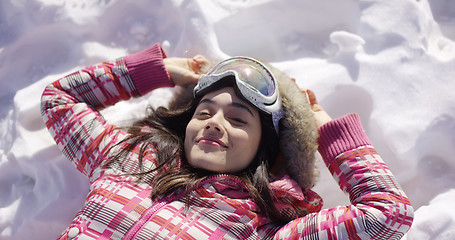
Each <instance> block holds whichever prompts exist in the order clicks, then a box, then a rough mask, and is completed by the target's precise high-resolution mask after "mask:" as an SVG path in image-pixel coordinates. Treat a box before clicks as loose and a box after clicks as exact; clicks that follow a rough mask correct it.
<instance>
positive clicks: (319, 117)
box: [302, 89, 332, 127]
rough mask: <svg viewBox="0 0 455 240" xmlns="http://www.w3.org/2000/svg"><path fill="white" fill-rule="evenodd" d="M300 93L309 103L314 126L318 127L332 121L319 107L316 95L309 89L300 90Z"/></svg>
mask: <svg viewBox="0 0 455 240" xmlns="http://www.w3.org/2000/svg"><path fill="white" fill-rule="evenodd" d="M302 93H305V94H307V96H308V100H309V101H310V106H311V110H312V111H313V113H314V118H315V119H316V125H317V126H318V127H319V126H321V125H323V124H325V123H327V122H330V121H332V118H331V117H330V116H329V114H327V112H326V111H325V110H324V109H323V108H322V107H321V105H319V103H318V99H317V98H316V94H314V92H313V91H312V90H310V89H306V90H302Z"/></svg>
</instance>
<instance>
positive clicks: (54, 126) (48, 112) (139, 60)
mask: <svg viewBox="0 0 455 240" xmlns="http://www.w3.org/2000/svg"><path fill="white" fill-rule="evenodd" d="M165 57H166V55H165V53H164V52H163V51H162V49H161V46H160V45H159V44H155V45H153V46H152V47H151V48H149V49H146V50H144V51H142V52H139V53H135V54H131V55H128V56H126V57H123V58H119V59H117V60H116V61H113V62H104V63H102V64H100V65H96V66H92V67H88V68H86V69H83V70H80V71H77V72H75V73H72V74H69V75H68V76H66V77H63V78H61V79H59V80H57V81H55V82H53V83H51V84H50V85H48V86H47V87H46V88H45V90H44V92H43V94H42V98H41V113H42V115H43V119H44V122H45V124H46V127H47V128H48V129H49V132H50V133H51V135H52V136H53V138H54V140H55V142H56V143H57V145H58V147H59V148H60V149H61V150H62V152H63V153H64V155H65V156H66V157H67V158H68V159H70V160H71V161H72V162H73V163H74V164H75V165H76V167H77V169H78V170H79V171H80V172H82V173H83V174H85V175H86V176H88V177H92V174H93V171H94V169H96V168H97V167H99V166H101V165H102V164H103V163H104V162H105V161H106V160H107V155H108V153H109V152H110V150H111V148H112V146H114V145H115V144H116V143H118V142H119V141H120V140H121V139H122V138H123V137H124V136H125V133H124V132H122V131H121V130H119V129H118V128H116V127H115V126H113V125H111V124H109V123H107V122H106V121H105V120H104V118H103V117H102V116H101V114H100V113H99V112H98V111H99V110H101V109H103V108H105V107H108V106H110V105H113V104H115V103H116V102H118V101H120V100H126V99H129V98H131V97H138V96H141V95H144V94H146V93H148V92H150V91H151V90H153V89H156V88H159V87H171V86H173V84H172V82H171V81H170V79H169V76H168V73H167V71H166V69H165V67H164V63H163V61H162V59H163V58H165Z"/></svg>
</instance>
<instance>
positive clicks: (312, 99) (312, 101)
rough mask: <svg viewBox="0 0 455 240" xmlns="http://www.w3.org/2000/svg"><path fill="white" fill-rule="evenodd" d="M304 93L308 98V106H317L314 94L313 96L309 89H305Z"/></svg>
mask: <svg viewBox="0 0 455 240" xmlns="http://www.w3.org/2000/svg"><path fill="white" fill-rule="evenodd" d="M306 93H307V96H308V100H310V105H312V106H313V105H318V104H319V103H318V99H317V98H316V94H314V92H313V91H312V90H310V89H307V90H306Z"/></svg>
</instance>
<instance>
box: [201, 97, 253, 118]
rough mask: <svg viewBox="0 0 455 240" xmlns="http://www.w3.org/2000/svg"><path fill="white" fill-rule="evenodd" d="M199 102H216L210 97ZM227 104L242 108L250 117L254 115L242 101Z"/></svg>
mask: <svg viewBox="0 0 455 240" xmlns="http://www.w3.org/2000/svg"><path fill="white" fill-rule="evenodd" d="M201 103H208V104H216V103H215V101H213V100H211V99H208V98H206V99H202V100H201V101H200V102H199V104H201ZM229 106H232V107H236V108H240V109H244V110H246V111H247V112H248V113H249V114H251V116H252V117H254V114H253V112H252V111H251V110H250V108H249V107H247V106H246V105H245V104H242V103H239V102H233V103H231V104H229Z"/></svg>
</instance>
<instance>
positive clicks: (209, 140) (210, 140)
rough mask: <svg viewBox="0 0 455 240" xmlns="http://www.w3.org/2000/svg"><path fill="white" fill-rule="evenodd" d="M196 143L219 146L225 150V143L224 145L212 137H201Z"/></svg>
mask: <svg viewBox="0 0 455 240" xmlns="http://www.w3.org/2000/svg"><path fill="white" fill-rule="evenodd" d="M197 142H198V143H203V144H207V145H213V146H220V147H223V148H227V145H226V143H224V142H223V141H222V140H221V139H219V138H216V137H212V136H202V137H200V138H198V139H197Z"/></svg>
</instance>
